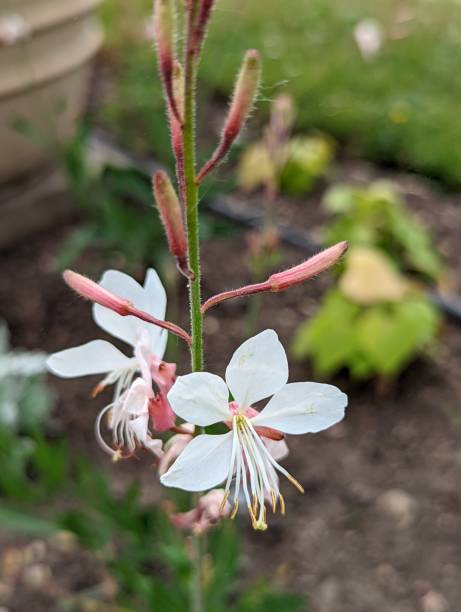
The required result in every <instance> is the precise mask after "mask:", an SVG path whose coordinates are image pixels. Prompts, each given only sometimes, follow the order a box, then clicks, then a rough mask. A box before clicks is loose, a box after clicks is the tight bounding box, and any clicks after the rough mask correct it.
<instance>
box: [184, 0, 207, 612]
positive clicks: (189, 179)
mask: <svg viewBox="0 0 461 612" xmlns="http://www.w3.org/2000/svg"><path fill="white" fill-rule="evenodd" d="M198 6H199V5H198V2H197V0H192V2H191V7H190V9H189V10H188V11H187V13H188V14H187V24H186V27H187V36H186V45H185V46H186V48H185V61H184V66H185V83H184V124H183V146H184V181H185V196H186V201H185V205H186V225H187V239H188V260H189V268H190V269H191V271H192V272H193V274H194V279H193V280H191V281H189V307H190V319H191V337H192V344H191V348H190V353H191V369H192V372H200V371H201V370H202V369H203V315H202V312H201V305H202V297H201V271H200V226H199V211H198V202H199V200H198V186H197V185H196V183H195V112H196V101H195V87H196V80H197V59H196V57H195V53H194V47H193V29H194V24H195V20H196V16H197V10H198ZM195 501H197V500H196V499H195ZM192 547H193V576H192V584H191V612H203V611H204V609H205V608H204V601H203V585H202V542H201V538H200V536H199V535H198V534H194V535H193V536H192Z"/></svg>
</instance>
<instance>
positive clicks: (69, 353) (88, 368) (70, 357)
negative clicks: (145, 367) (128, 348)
mask: <svg viewBox="0 0 461 612" xmlns="http://www.w3.org/2000/svg"><path fill="white" fill-rule="evenodd" d="M130 362H131V359H129V358H128V357H126V356H125V355H124V354H123V353H122V352H121V351H119V350H118V349H117V348H115V346H112V344H110V342H106V341H105V340H92V341H91V342H87V344H82V345H81V346H75V347H73V348H70V349H66V350H64V351H59V352H58V353H53V354H52V355H50V356H49V357H48V359H47V362H46V365H47V367H48V370H50V372H52V373H53V374H56V376H62V377H63V378H72V377H74V376H87V375H89V374H105V373H106V372H112V371H113V370H120V369H123V368H127V367H129V366H130Z"/></svg>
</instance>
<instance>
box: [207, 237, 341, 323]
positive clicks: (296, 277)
mask: <svg viewBox="0 0 461 612" xmlns="http://www.w3.org/2000/svg"><path fill="white" fill-rule="evenodd" d="M346 250H347V242H345V241H343V242H338V244H335V245H334V246H332V247H330V248H328V249H325V250H324V251H321V252H320V253H318V254H317V255H314V256H313V257H311V258H309V259H308V260H307V261H305V262H303V263H301V264H299V265H297V266H294V267H293V268H289V269H288V270H284V271H283V272H277V273H276V274H272V275H271V276H269V278H268V279H267V280H266V281H264V282H262V283H254V284H252V285H246V286H245V287H239V288H238V289H231V290H230V291H224V292H223V293H218V294H217V295H213V296H212V297H211V298H209V299H208V300H207V301H206V302H205V303H204V304H203V306H202V312H203V313H205V312H206V311H207V310H209V309H210V308H212V307H213V306H216V305H217V304H220V303H221V302H224V301H226V300H230V299H233V298H239V297H246V296H247V295H252V294H254V293H265V292H272V293H279V292H280V291H285V289H288V288H290V287H294V286H295V285H299V284H301V283H304V282H305V281H306V280H309V279H310V278H313V277H314V276H317V274H320V272H324V271H325V270H327V269H328V268H330V267H331V266H333V265H334V264H335V263H336V262H337V261H338V260H339V259H340V257H342V255H344V253H345V252H346Z"/></svg>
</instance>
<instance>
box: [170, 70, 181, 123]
mask: <svg viewBox="0 0 461 612" xmlns="http://www.w3.org/2000/svg"><path fill="white" fill-rule="evenodd" d="M171 78H172V82H173V97H174V99H175V102H176V108H177V109H178V113H179V116H180V118H181V120H183V119H184V70H183V68H182V65H181V62H179V61H178V60H174V62H173V72H172V75H171Z"/></svg>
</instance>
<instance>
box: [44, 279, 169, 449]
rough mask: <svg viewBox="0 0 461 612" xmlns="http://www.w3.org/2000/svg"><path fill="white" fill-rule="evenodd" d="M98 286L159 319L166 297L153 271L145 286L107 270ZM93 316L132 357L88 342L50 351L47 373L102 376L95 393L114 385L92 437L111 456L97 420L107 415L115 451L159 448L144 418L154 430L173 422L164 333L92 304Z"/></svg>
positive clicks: (99, 342) (106, 345) (102, 342)
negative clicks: (164, 359) (126, 347)
mask: <svg viewBox="0 0 461 612" xmlns="http://www.w3.org/2000/svg"><path fill="white" fill-rule="evenodd" d="M99 284H100V286H101V287H103V288H104V289H107V290H108V291H110V292H112V293H114V294H115V295H117V296H120V297H121V298H124V299H127V300H129V301H130V302H132V303H133V304H136V306H137V307H138V308H140V309H142V310H144V311H146V312H148V313H149V314H151V315H152V316H154V317H156V318H158V319H161V320H163V319H164V317H165V310H166V293H165V289H164V288H163V285H162V283H161V281H160V279H159V277H158V275H157V273H156V272H155V270H152V269H149V270H148V271H147V274H146V279H145V282H144V286H141V285H140V284H139V283H137V282H136V281H135V280H134V279H132V278H131V277H130V276H128V275H127V274H124V273H123V272H119V271H117V270H107V271H106V272H105V273H104V274H103V276H102V278H101V281H100V283H99ZM93 318H94V320H95V322H96V323H97V325H99V327H101V328H102V329H103V330H104V331H106V332H108V333H109V334H111V335H113V336H115V337H116V338H119V339H120V340H123V341H124V342H126V343H127V344H129V345H130V346H131V347H132V356H130V357H128V356H126V355H125V354H123V353H122V352H121V351H120V350H119V349H117V348H116V347H115V346H113V345H112V344H111V343H110V342H107V341H106V340H92V341H91V342H88V343H86V344H83V345H80V346H76V347H73V348H70V349H66V350H63V351H59V352H57V353H53V354H52V355H51V356H50V357H49V358H48V361H47V366H48V369H49V370H50V371H51V372H52V373H53V374H56V375H57V376H61V377H64V378H72V377H77V376H87V375H92V374H105V377H104V378H103V380H102V381H101V383H100V384H99V385H98V386H97V387H96V389H95V391H94V394H95V395H96V394H97V393H99V391H101V390H102V389H104V387H106V386H107V385H111V384H115V390H114V399H113V402H112V403H111V404H109V405H108V406H106V407H105V408H104V409H103V410H102V411H101V413H100V414H99V416H98V418H97V420H96V427H97V438H98V440H99V442H100V444H101V446H102V447H103V448H104V450H106V451H108V452H110V453H111V454H112V455H113V456H114V457H117V456H120V454H119V451H114V450H113V449H111V448H110V447H109V446H108V445H107V444H106V443H105V442H104V441H103V439H102V436H101V434H100V424H101V419H102V417H103V416H104V415H105V414H106V413H107V412H109V411H110V414H111V418H110V425H111V428H112V431H113V438H114V443H115V445H116V446H117V448H118V447H120V446H126V447H127V448H128V450H129V451H130V452H132V451H133V450H134V446H135V442H136V441H138V442H140V443H141V444H143V445H144V446H147V447H148V448H151V450H154V449H157V450H158V448H157V447H158V444H157V443H156V444H153V441H152V439H151V438H150V436H149V435H148V423H149V418H150V419H151V422H152V426H153V428H154V429H155V430H156V431H164V430H166V429H169V428H170V427H172V426H173V425H174V423H175V415H174V413H173V412H172V410H171V407H170V405H169V403H168V400H167V393H168V391H169V389H170V388H171V386H172V384H173V382H174V380H175V371H176V366H175V365H174V364H168V363H165V362H163V361H162V357H163V355H164V352H165V347H166V341H167V332H166V331H165V330H163V329H161V328H159V327H156V326H154V325H151V324H150V323H146V322H144V321H142V320H140V319H138V318H136V317H133V316H121V315H120V314H117V313H116V312H114V311H113V310H110V309H109V308H105V307H104V306H101V305H99V304H94V305H93ZM137 372H140V373H141V378H136V380H134V379H135V376H136V374H137ZM133 381H134V382H133ZM152 381H153V382H155V386H156V389H155V391H154V389H153V386H152ZM156 442H157V441H156Z"/></svg>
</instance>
